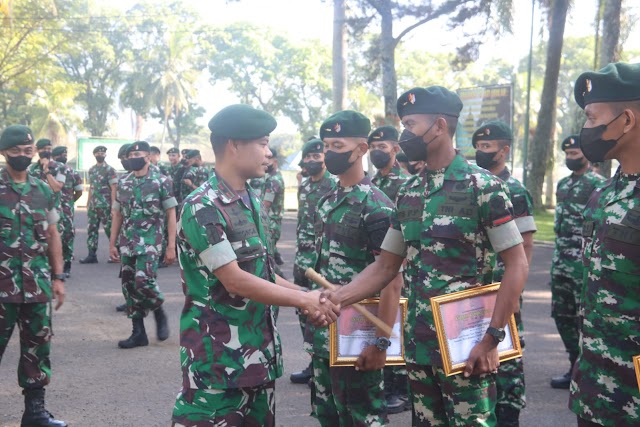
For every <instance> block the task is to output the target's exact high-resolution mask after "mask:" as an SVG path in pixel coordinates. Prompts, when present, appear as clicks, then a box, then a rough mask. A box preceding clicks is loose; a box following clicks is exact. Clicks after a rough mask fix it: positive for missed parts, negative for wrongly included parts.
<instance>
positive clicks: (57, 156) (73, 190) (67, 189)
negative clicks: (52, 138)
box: [51, 147, 84, 278]
mask: <svg viewBox="0 0 640 427" xmlns="http://www.w3.org/2000/svg"><path fill="white" fill-rule="evenodd" d="M51 157H52V158H53V160H55V161H56V162H58V164H60V165H61V167H60V170H61V171H62V173H63V174H64V176H65V181H64V186H63V187H62V190H61V191H60V213H61V215H60V222H59V223H58V224H60V226H59V227H58V228H59V232H60V236H61V239H62V258H63V260H64V270H63V271H64V274H65V275H66V276H67V278H69V277H70V276H71V261H73V243H74V241H75V239H76V229H75V225H74V222H73V219H74V216H75V203H76V201H78V199H79V198H80V196H82V190H84V186H83V185H82V178H81V177H80V174H79V173H77V172H76V171H74V170H73V169H71V168H70V167H69V166H67V164H66V163H67V147H55V148H54V149H53V150H52V151H51Z"/></svg>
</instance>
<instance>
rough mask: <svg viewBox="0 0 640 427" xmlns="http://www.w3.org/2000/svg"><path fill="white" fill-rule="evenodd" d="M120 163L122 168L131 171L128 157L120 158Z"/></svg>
mask: <svg viewBox="0 0 640 427" xmlns="http://www.w3.org/2000/svg"><path fill="white" fill-rule="evenodd" d="M120 163H121V164H122V169H124V170H126V171H127V172H131V164H130V162H129V159H121V160H120Z"/></svg>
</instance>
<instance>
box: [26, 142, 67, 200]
mask: <svg viewBox="0 0 640 427" xmlns="http://www.w3.org/2000/svg"><path fill="white" fill-rule="evenodd" d="M36 150H38V156H39V157H40V159H39V160H38V161H37V162H36V163H32V164H31V165H30V166H29V170H28V173H29V175H31V176H32V177H34V178H38V179H40V180H42V181H44V182H45V183H46V184H48V185H49V188H51V191H53V192H54V193H59V192H60V190H62V187H63V186H64V183H65V180H66V178H67V177H66V175H65V174H64V173H63V171H62V170H61V169H62V165H61V164H60V163H58V162H55V161H51V151H52V150H51V141H50V140H48V139H45V138H42V139H39V140H38V142H36ZM58 203H59V200H58V196H57V195H56V206H57V204H58Z"/></svg>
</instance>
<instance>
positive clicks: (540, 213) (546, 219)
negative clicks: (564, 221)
mask: <svg viewBox="0 0 640 427" xmlns="http://www.w3.org/2000/svg"><path fill="white" fill-rule="evenodd" d="M553 216H554V211H553V210H546V209H540V210H537V211H535V212H534V214H533V217H534V219H535V220H536V226H537V227H538V231H537V232H536V233H535V234H534V235H533V238H534V239H535V240H542V241H545V242H554V241H555V239H556V237H555V234H554V233H553Z"/></svg>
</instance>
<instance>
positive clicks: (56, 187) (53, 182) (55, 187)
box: [47, 173, 64, 193]
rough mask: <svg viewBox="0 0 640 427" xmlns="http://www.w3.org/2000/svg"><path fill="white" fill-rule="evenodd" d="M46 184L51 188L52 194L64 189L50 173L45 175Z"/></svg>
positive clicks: (62, 184) (61, 183)
mask: <svg viewBox="0 0 640 427" xmlns="http://www.w3.org/2000/svg"><path fill="white" fill-rule="evenodd" d="M47 184H49V187H51V191H53V192H54V193H59V192H60V190H62V187H64V182H60V181H58V180H57V179H56V177H54V176H53V175H52V174H50V173H47Z"/></svg>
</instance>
